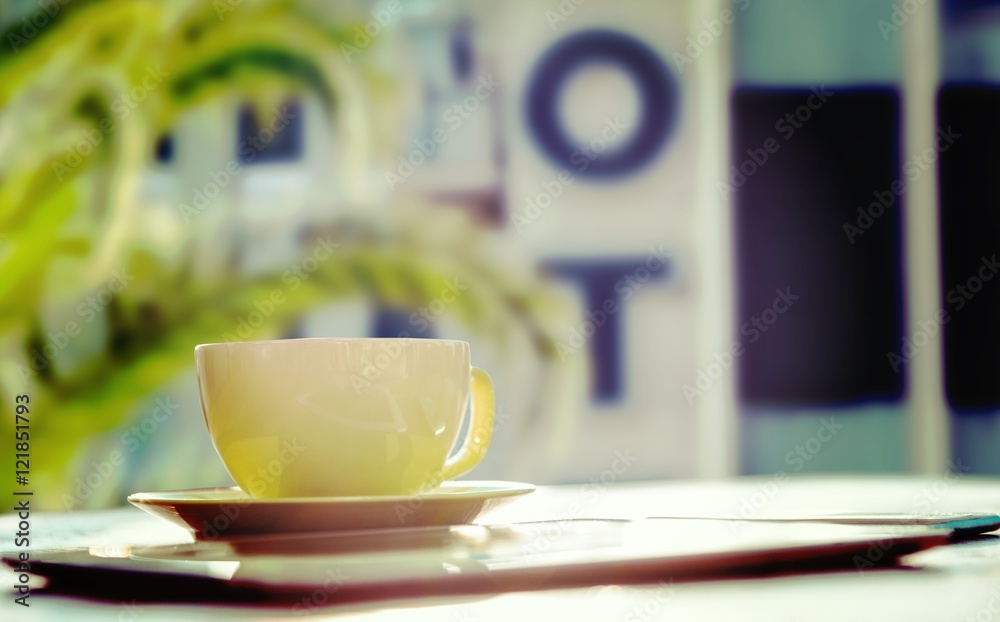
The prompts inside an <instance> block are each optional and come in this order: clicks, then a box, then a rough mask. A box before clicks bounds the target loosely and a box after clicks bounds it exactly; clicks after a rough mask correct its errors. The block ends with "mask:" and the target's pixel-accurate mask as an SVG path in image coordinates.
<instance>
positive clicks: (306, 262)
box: [302, 257, 319, 272]
mask: <svg viewBox="0 0 1000 622" xmlns="http://www.w3.org/2000/svg"><path fill="white" fill-rule="evenodd" d="M310 262H312V263H311V265H310ZM318 267H319V262H318V261H316V259H315V258H313V257H306V258H305V259H303V260H302V269H303V270H305V271H306V272H315V271H316V268H318Z"/></svg>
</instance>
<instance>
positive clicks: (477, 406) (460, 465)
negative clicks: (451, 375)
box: [440, 367, 496, 481]
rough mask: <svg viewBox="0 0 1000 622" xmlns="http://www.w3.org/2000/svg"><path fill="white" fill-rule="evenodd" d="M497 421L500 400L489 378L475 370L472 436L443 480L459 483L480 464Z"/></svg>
mask: <svg viewBox="0 0 1000 622" xmlns="http://www.w3.org/2000/svg"><path fill="white" fill-rule="evenodd" d="M495 417H496V396H495V395H494V392H493V381H492V380H490V376H489V374H487V373H486V372H485V371H483V370H481V369H479V368H478V367H473V368H472V414H471V415H470V418H469V432H468V434H467V435H466V437H465V443H464V444H463V445H462V448H461V449H460V450H459V451H458V453H457V454H455V455H454V456H452V457H451V458H450V459H449V460H448V461H447V462H445V464H444V469H443V470H442V471H441V476H440V478H441V480H442V481H445V480H449V479H455V478H456V477H459V476H461V475H465V474H466V473H468V472H469V471H471V470H472V469H473V468H474V467H475V466H476V465H477V464H479V463H480V462H481V461H482V459H483V456H485V455H486V450H487V449H489V447H490V441H491V440H492V439H493V421H494V418H495Z"/></svg>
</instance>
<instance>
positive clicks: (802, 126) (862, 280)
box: [719, 87, 905, 406]
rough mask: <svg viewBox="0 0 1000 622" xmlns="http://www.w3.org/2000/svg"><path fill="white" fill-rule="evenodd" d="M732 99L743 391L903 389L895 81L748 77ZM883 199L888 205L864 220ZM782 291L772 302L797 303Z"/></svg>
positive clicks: (864, 393)
mask: <svg viewBox="0 0 1000 622" xmlns="http://www.w3.org/2000/svg"><path fill="white" fill-rule="evenodd" d="M831 93H832V94H831ZM732 106H733V110H732V113H733V122H734V126H733V142H732V149H733V152H732V157H731V161H732V167H731V168H730V178H729V179H728V180H727V182H728V185H723V183H720V185H719V190H720V192H722V193H723V194H726V195H727V196H731V197H734V199H733V205H734V209H735V215H734V217H735V221H734V222H735V227H736V229H735V230H736V240H735V242H736V253H735V257H736V267H735V269H736V273H737V279H738V282H737V288H738V291H737V297H738V298H737V300H738V302H737V321H738V325H737V335H738V338H739V339H740V340H741V343H742V344H743V346H744V347H745V348H746V352H745V354H744V355H743V356H741V357H739V359H738V360H739V365H738V372H739V381H738V387H739V394H740V397H741V398H742V401H743V403H744V404H746V405H761V406H820V405H832V404H843V403H851V402H856V401H863V400H897V399H899V398H900V397H901V396H902V394H903V390H904V377H905V374H904V373H903V372H904V371H905V370H904V369H902V368H900V369H898V371H897V370H896V369H893V366H892V365H891V364H890V362H889V360H888V353H889V352H899V351H900V347H901V340H902V336H903V306H904V305H903V285H902V266H901V261H902V247H901V244H902V241H901V222H902V219H901V209H902V205H901V204H902V199H901V198H900V196H899V195H898V194H894V193H893V192H892V189H893V183H894V182H897V186H896V187H897V188H898V187H899V185H898V184H899V179H900V175H901V173H900V162H899V148H898V145H899V127H900V120H899V114H900V113H899V109H900V106H899V99H898V96H897V94H896V92H895V91H894V90H891V89H878V88H870V89H846V88H827V89H824V88H823V87H816V88H814V89H808V88H804V89H763V88H749V87H741V88H738V89H736V91H735V92H734V94H733V100H732ZM737 169H740V170H737ZM878 197H882V200H883V201H884V202H885V203H886V204H887V205H888V207H887V208H885V207H881V208H879V204H877V203H876V202H877V201H878ZM873 203H876V206H875V207H873V208H871V209H872V212H873V213H875V214H878V216H877V217H875V218H873V219H872V220H871V221H869V220H868V219H866V218H861V220H860V222H859V208H860V209H862V210H864V211H866V212H867V211H868V210H869V205H871V204H873ZM777 290H781V291H783V292H786V296H787V295H788V293H790V294H792V295H794V296H798V298H797V299H795V300H794V302H793V304H792V305H791V306H790V307H788V308H787V310H785V311H784V312H780V313H778V312H774V311H768V309H783V308H785V307H786V306H787V305H788V302H787V301H779V299H780V298H781V297H780V296H779V295H778V292H777ZM755 318H758V319H757V321H756V323H754V321H755ZM768 320H770V321H768ZM748 323H749V324H748ZM755 331H756V332H755Z"/></svg>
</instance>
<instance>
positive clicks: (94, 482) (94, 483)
mask: <svg viewBox="0 0 1000 622" xmlns="http://www.w3.org/2000/svg"><path fill="white" fill-rule="evenodd" d="M91 478H93V479H91ZM86 480H87V485H88V486H90V489H91V490H96V489H97V487H98V486H100V485H101V482H103V481H104V478H103V477H101V476H100V474H98V473H95V472H93V471H91V472H90V473H87V477H86Z"/></svg>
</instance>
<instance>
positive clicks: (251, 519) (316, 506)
mask: <svg viewBox="0 0 1000 622" xmlns="http://www.w3.org/2000/svg"><path fill="white" fill-rule="evenodd" d="M534 490H535V487H534V486H532V485H531V484H522V483H518V482H486V481H460V482H445V483H443V484H442V485H441V486H439V487H438V488H435V489H433V490H430V491H428V492H425V493H422V494H419V495H399V496H372V497H298V498H292V499H255V498H253V497H250V496H249V495H247V494H246V493H245V492H243V491H242V490H241V489H240V488H238V487H236V486H233V487H231V488H198V489H194V490H178V491H170V492H140V493H136V494H133V495H129V497H128V501H129V503H131V504H132V505H134V506H136V507H138V508H141V509H143V510H145V511H147V512H149V513H150V514H153V515H154V516H159V517H161V518H165V519H167V520H168V521H170V522H172V523H175V524H177V525H180V526H181V527H184V528H185V529H187V530H188V531H190V532H191V533H192V534H194V537H195V538H197V539H199V540H218V539H226V538H228V537H232V536H243V535H251V534H265V533H303V532H321V531H343V530H358V529H386V528H395V529H398V528H401V527H427V526H432V525H465V524H469V523H471V522H472V521H474V520H475V519H477V518H479V517H480V516H482V515H483V514H485V513H486V512H489V511H491V510H494V509H496V508H498V507H500V506H502V505H506V504H507V503H510V502H511V501H513V500H514V499H516V498H517V497H520V496H522V495H526V494H528V493H530V492H532V491H534Z"/></svg>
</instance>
